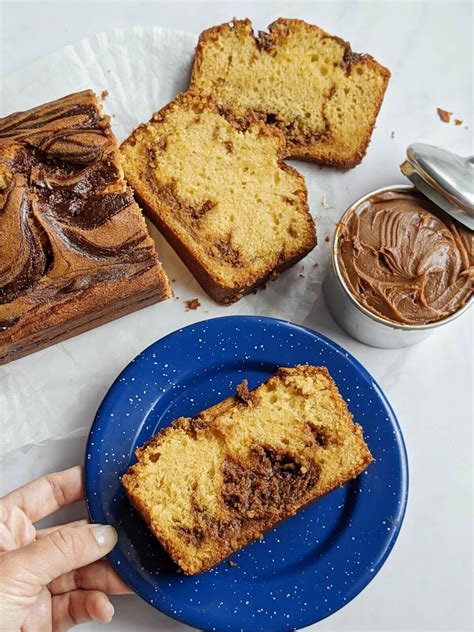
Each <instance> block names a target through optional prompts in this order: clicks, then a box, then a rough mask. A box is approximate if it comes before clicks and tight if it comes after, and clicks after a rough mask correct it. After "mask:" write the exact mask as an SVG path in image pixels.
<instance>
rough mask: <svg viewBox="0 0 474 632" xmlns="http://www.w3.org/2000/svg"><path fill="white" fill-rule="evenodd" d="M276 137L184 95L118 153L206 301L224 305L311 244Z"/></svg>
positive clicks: (299, 190)
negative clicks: (206, 294) (195, 280)
mask: <svg viewBox="0 0 474 632" xmlns="http://www.w3.org/2000/svg"><path fill="white" fill-rule="evenodd" d="M284 144H285V142H284V138H283V136H282V134H281V132H279V131H278V130H273V129H271V128H270V127H268V126H267V125H265V124H264V123H263V122H261V121H257V120H256V119H255V118H254V117H251V116H249V117H239V118H237V117H235V116H234V114H233V113H232V112H231V111H230V110H227V109H224V108H221V107H218V106H217V105H216V104H215V103H214V101H213V100H212V99H211V98H208V97H202V96H199V95H195V94H191V93H184V94H181V95H180V96H178V97H177V98H176V99H175V100H174V101H173V102H172V103H170V104H169V105H167V106H166V107H165V108H163V109H162V110H161V111H160V112H158V113H157V114H155V115H154V116H153V118H152V119H151V121H150V122H149V123H147V124H145V125H142V126H141V127H139V128H138V129H136V130H135V131H134V132H133V133H132V134H131V136H130V137H129V138H128V139H127V140H126V141H125V142H124V144H123V145H122V148H121V150H122V156H123V165H124V170H125V174H126V177H127V180H128V182H129V183H130V184H131V186H132V187H133V188H134V190H135V193H136V196H137V198H138V199H139V200H140V202H141V203H142V205H143V207H144V209H145V210H146V212H147V213H148V215H149V217H150V219H151V220H152V221H153V222H154V223H155V224H156V225H157V227H158V228H159V230H160V231H161V232H162V233H163V235H164V236H165V237H166V238H167V240H168V241H169V242H170V244H171V245H172V246H173V247H174V249H175V250H176V252H177V253H178V254H179V256H180V257H181V258H182V260H183V261H184V263H185V264H186V265H187V266H188V267H189V269H190V270H191V272H192V273H193V274H194V276H195V277H196V279H197V280H198V281H199V283H200V284H201V285H202V287H203V288H204V289H205V290H206V291H207V292H208V294H209V295H210V296H211V297H212V298H214V299H215V300H216V301H218V302H220V303H231V302H234V301H236V300H238V299H240V298H241V297H242V296H243V295H244V294H247V293H249V292H251V291H252V290H253V289H254V288H255V287H257V286H258V285H261V284H262V283H264V281H265V280H267V279H268V277H270V276H271V275H273V274H275V273H277V272H279V271H281V270H284V269H285V268H288V267H289V266H291V265H292V264H294V263H296V261H298V260H299V259H301V258H302V257H304V256H305V255H306V254H307V253H308V252H309V251H310V250H312V248H313V247H314V246H315V245H316V232H315V227H314V223H313V220H312V218H311V215H310V214H309V211H308V204H307V192H306V186H305V182H304V179H303V177H302V176H301V175H300V174H298V173H297V172H296V171H295V170H294V169H292V168H291V167H289V166H288V165H286V164H285V163H284V162H282V160H281V157H282V153H283V150H284Z"/></svg>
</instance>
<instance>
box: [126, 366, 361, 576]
mask: <svg viewBox="0 0 474 632" xmlns="http://www.w3.org/2000/svg"><path fill="white" fill-rule="evenodd" d="M136 456H137V459H138V463H136V464H135V465H133V466H131V467H130V468H129V470H128V471H127V473H126V474H125V475H124V476H123V478H122V483H123V486H124V488H125V491H126V493H127V495H128V497H129V498H130V500H131V502H132V504H133V505H134V506H135V507H136V509H137V510H138V511H139V513H140V514H141V515H142V517H143V518H144V519H145V521H146V523H147V524H148V526H149V528H150V529H151V531H152V532H153V533H154V535H155V536H156V537H157V538H158V540H159V541H160V542H161V544H162V545H163V547H164V548H165V549H166V550H167V551H168V553H169V554H170V555H171V557H172V558H173V560H174V561H175V562H176V563H177V564H178V565H179V566H180V567H181V568H182V569H183V571H184V572H185V573H186V574H189V575H194V574H196V573H199V572H201V571H204V570H207V569H209V568H210V567H212V566H214V565H215V564H217V563H219V562H221V561H222V560H223V559H224V558H226V557H227V556H228V555H230V554H231V553H233V552H235V551H237V550H238V549H239V548H241V547H242V546H244V545H245V544H247V543H248V542H250V541H251V540H253V539H255V538H258V537H259V536H260V535H261V534H262V533H263V532H264V531H265V530H266V529H270V528H271V527H273V526H274V525H275V524H277V523H278V522H279V521H281V520H283V519H284V518H286V517H288V516H291V515H293V514H295V513H296V512H297V511H298V510H299V509H300V508H301V507H303V506H304V505H305V504H307V503H308V502H310V501H312V500H315V499H317V498H320V497H321V496H323V495H324V494H327V493H328V492H330V491H331V490H333V489H335V488H337V487H339V486H340V485H342V484H344V483H345V482H347V481H348V480H350V479H352V478H354V477H356V476H358V475H359V474H360V473H361V472H362V471H363V470H365V468H366V467H367V466H368V465H369V463H370V462H371V461H372V456H371V454H370V451H369V449H368V447H367V445H366V443H365V442H364V439H363V436H362V430H361V428H360V426H358V425H357V424H355V423H354V422H353V420H352V415H351V414H350V412H349V411H348V409H347V405H346V403H345V402H344V400H343V399H342V397H341V395H340V394H339V391H338V390H337V387H336V385H335V384H334V382H333V381H332V379H331V377H330V375H329V373H328V371H327V369H325V368H323V367H313V366H297V367H295V368H291V369H290V368H282V369H279V370H278V372H277V373H276V374H275V375H273V376H272V377H271V378H270V379H269V380H268V381H267V382H266V383H264V384H262V385H261V386H259V387H258V388H256V389H255V390H253V391H249V390H248V388H247V383H246V381H245V380H244V382H242V384H240V386H238V387H237V394H236V395H235V396H234V397H231V398H229V399H226V400H224V401H222V402H221V403H219V404H217V405H216V406H213V407H212V408H209V409H208V410H205V411H204V412H202V413H200V414H199V415H197V416H195V417H193V418H192V419H190V418H184V417H182V418H180V419H177V420H176V421H174V422H173V423H172V424H171V425H170V426H169V427H168V428H165V429H164V430H161V431H160V432H159V433H158V434H157V435H155V436H154V437H153V438H152V439H150V441H148V443H146V444H145V445H144V446H143V447H142V448H140V449H138V450H137V452H136Z"/></svg>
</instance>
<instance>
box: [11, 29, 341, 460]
mask: <svg viewBox="0 0 474 632" xmlns="http://www.w3.org/2000/svg"><path fill="white" fill-rule="evenodd" d="M196 41H197V36H196V35H193V34H190V33H184V32H180V31H171V30H165V29H160V28H141V27H135V28H132V29H127V30H115V31H112V32H110V33H101V34H99V35H96V36H95V37H93V38H91V39H87V40H82V41H80V42H79V43H77V44H74V45H71V46H67V47H66V48H64V49H62V50H60V51H58V52H57V53H54V54H52V55H50V56H48V57H46V58H43V59H41V60H39V61H37V62H35V63H34V64H32V65H31V66H29V67H27V68H24V69H23V70H22V71H21V72H18V73H15V74H13V75H10V76H8V77H6V78H4V79H3V81H2V102H1V112H0V114H1V116H5V115H7V114H9V113H11V112H13V111H15V110H25V109H28V108H30V107H33V106H35V105H38V104H40V103H43V102H45V101H49V100H51V99H55V98H58V97H61V96H63V95H65V94H68V93H71V92H77V91H78V90H83V89H86V88H92V89H93V90H95V92H96V93H97V94H99V95H100V94H101V93H102V91H103V90H107V91H108V93H109V95H108V97H107V98H106V99H105V101H104V109H105V111H106V112H107V113H109V114H111V115H112V126H113V129H114V131H115V133H116V135H117V137H118V139H119V140H123V139H124V138H125V137H126V136H127V134H128V133H129V132H130V131H131V130H132V129H133V128H134V127H135V126H136V125H138V124H139V123H141V122H144V121H147V120H148V119H149V118H150V116H151V114H152V113H153V112H154V111H156V110H157V109H159V108H160V107H162V106H163V105H165V104H166V103H167V102H169V101H170V100H171V99H172V98H173V97H174V96H175V95H176V94H177V93H178V92H180V91H182V90H185V89H186V87H187V85H188V79H189V71H190V68H191V64H192V59H193V54H194V46H195V44H196ZM295 165H296V166H297V168H298V169H299V170H300V171H301V172H302V173H303V174H304V175H305V177H306V182H307V186H308V191H309V202H310V207H311V210H312V213H313V215H314V217H315V218H316V220H317V227H318V238H319V245H318V247H317V248H316V249H315V250H314V251H313V252H312V253H311V254H310V255H308V257H306V259H305V260H304V261H303V262H301V263H299V264H297V265H296V266H294V267H293V268H292V269H291V270H289V271H287V272H285V273H284V274H282V275H281V276H280V278H278V279H277V280H276V281H274V282H271V283H268V285H267V288H266V289H265V290H260V291H258V292H257V293H256V294H254V295H251V296H248V297H245V298H244V299H242V300H241V301H239V302H238V303H237V304H235V305H233V306H231V307H220V306H218V305H216V304H215V303H213V302H212V301H211V300H210V299H208V298H207V296H206V295H205V294H204V292H203V291H202V290H201V288H200V287H199V285H198V284H197V283H196V281H195V280H194V278H193V276H192V275H191V273H190V272H189V271H188V270H187V268H186V267H185V266H184V265H183V264H182V263H181V261H180V260H179V258H178V257H177V255H176V254H175V253H174V251H173V250H172V249H171V248H170V247H169V246H168V244H167V243H166V242H165V241H164V239H163V238H162V237H161V235H160V234H159V233H158V232H157V231H156V229H154V227H152V226H150V230H151V233H152V235H153V237H154V238H155V239H156V241H157V247H158V252H159V256H160V258H161V260H162V262H163V264H164V267H165V269H166V270H167V272H168V274H169V276H170V278H171V279H172V280H173V282H172V285H173V289H174V291H175V294H176V298H173V299H171V300H168V301H165V302H164V303H160V304H157V305H153V306H151V307H147V308H145V309H143V310H140V311H138V312H135V313H133V314H130V315H128V316H125V317H123V318H120V319H119V320H116V321H114V322H112V323H109V324H107V325H103V326H101V327H98V328H97V329H93V330H92V331H90V332H87V333H85V334H82V335H81V336H78V337H76V338H72V339H71V340H68V341H66V342H63V343H60V344H57V345H55V346H53V347H50V348H49V349H45V350H44V351H41V352H38V353H35V354H33V355H31V356H28V357H26V358H23V359H21V360H18V361H16V362H12V363H10V364H7V365H5V366H2V367H0V436H1V445H0V454H6V453H8V452H11V451H12V450H14V449H16V448H19V447H21V446H25V445H30V444H37V443H42V442H45V441H47V440H49V439H53V438H63V437H66V436H68V435H71V434H73V433H74V434H81V433H82V434H85V433H86V432H87V431H88V429H89V427H90V424H91V422H92V420H93V418H94V414H95V411H96V409H97V406H98V405H99V403H100V402H101V400H102V398H103V396H104V395H105V393H106V391H107V388H108V387H109V386H110V384H111V383H112V381H113V380H114V379H115V377H116V376H117V374H118V373H119V372H120V371H121V370H122V368H123V367H124V366H125V365H126V364H127V363H128V362H129V361H130V360H131V359H132V358H133V357H134V356H135V355H137V354H138V353H139V352H140V351H141V350H142V349H143V348H145V347H146V346H148V345H149V344H151V343H152V342H153V341H155V340H157V339H158V338H161V337H162V336H164V335H166V334H168V333H170V332H171V331H173V330H175V329H178V328H179V327H182V326H185V325H187V324H189V323H191V322H194V321H197V320H202V319H205V318H213V317H217V316H224V315H230V314H258V315H266V316H274V317H279V318H283V319H288V320H292V321H294V322H299V323H302V322H303V321H304V320H305V318H306V317H307V316H308V314H309V312H310V310H311V307H312V306H313V304H314V302H315V300H316V299H317V297H318V295H319V294H320V286H321V280H322V276H323V268H324V267H325V265H326V262H327V256H328V250H329V247H328V246H329V244H328V243H327V242H326V240H325V238H326V237H327V236H329V235H331V233H332V230H333V227H334V222H335V219H337V217H338V216H339V213H337V212H335V211H334V209H333V208H332V207H331V205H330V203H329V202H327V200H331V199H332V192H333V184H336V181H337V184H338V185H340V182H341V180H340V178H341V175H338V174H334V173H331V172H330V171H328V172H326V173H324V174H322V172H321V170H320V169H319V168H318V167H316V166H314V165H307V164H303V163H297V164H296V163H295ZM316 184H317V186H316ZM322 185H323V186H322ZM191 298H198V299H199V301H200V303H201V306H200V308H199V309H198V310H194V311H190V310H187V309H186V305H185V301H186V300H188V299H191Z"/></svg>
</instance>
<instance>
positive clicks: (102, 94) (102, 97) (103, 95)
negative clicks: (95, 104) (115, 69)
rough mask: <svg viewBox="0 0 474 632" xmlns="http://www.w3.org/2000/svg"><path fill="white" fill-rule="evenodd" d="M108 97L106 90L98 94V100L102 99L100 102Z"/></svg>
mask: <svg viewBox="0 0 474 632" xmlns="http://www.w3.org/2000/svg"><path fill="white" fill-rule="evenodd" d="M108 96H109V91H108V90H107V89H106V90H102V92H101V93H100V98H101V99H102V101H105V99H106V98H107V97H108Z"/></svg>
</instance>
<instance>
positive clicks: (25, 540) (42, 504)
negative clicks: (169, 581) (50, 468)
mask: <svg viewBox="0 0 474 632" xmlns="http://www.w3.org/2000/svg"><path fill="white" fill-rule="evenodd" d="M83 498H84V489H83V483H82V468H81V467H80V466H76V467H73V468H71V469H69V470H65V471H64V472H56V473H55V474H50V475H48V476H44V477H42V478H39V479H37V480H35V481H33V482H31V483H29V484H28V485H25V486H24V487H20V488H19V489H17V490H15V491H13V492H12V493H10V494H8V495H7V496H5V497H3V498H1V499H0V629H1V630H2V632H18V631H19V630H21V632H63V631H65V630H68V629H69V628H71V627H73V626H74V625H77V624H79V623H85V622H87V621H100V622H102V623H108V622H109V621H110V620H111V619H112V616H113V614H114V609H113V606H112V604H111V603H110V601H109V599H108V597H107V594H106V593H109V594H114V595H117V594H124V593H130V592H131V591H130V590H129V588H127V586H126V585H125V584H124V583H123V582H122V580H121V579H119V577H118V576H117V575H116V574H115V573H114V571H113V570H112V569H111V568H110V567H109V565H108V564H107V562H106V561H105V560H101V559H100V558H102V557H103V556H104V555H106V554H107V553H109V551H111V550H112V549H113V547H114V546H115V544H116V542H117V533H116V531H115V529H114V528H113V527H110V526H107V525H90V524H87V521H86V520H80V521H78V522H73V523H70V524H68V525H60V526H58V527H53V528H51V529H40V530H38V529H35V527H34V522H36V521H38V520H41V519H42V518H44V517H46V516H48V515H49V514H51V513H53V512H55V511H57V510H58V509H60V508H61V507H64V506H65V505H69V504H70V503H74V502H76V501H78V500H82V499H83ZM98 560H100V561H98Z"/></svg>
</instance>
